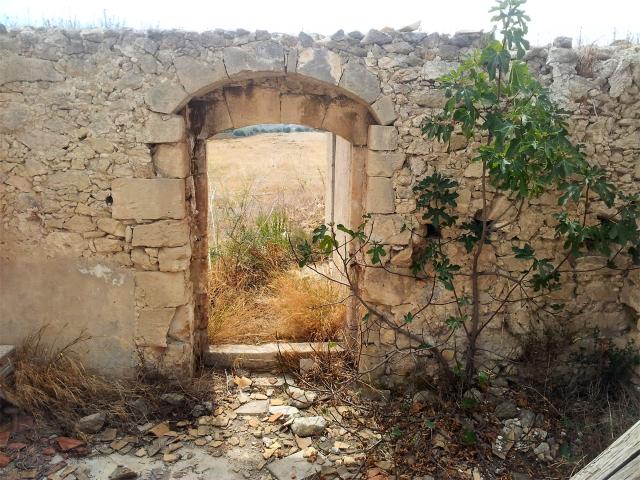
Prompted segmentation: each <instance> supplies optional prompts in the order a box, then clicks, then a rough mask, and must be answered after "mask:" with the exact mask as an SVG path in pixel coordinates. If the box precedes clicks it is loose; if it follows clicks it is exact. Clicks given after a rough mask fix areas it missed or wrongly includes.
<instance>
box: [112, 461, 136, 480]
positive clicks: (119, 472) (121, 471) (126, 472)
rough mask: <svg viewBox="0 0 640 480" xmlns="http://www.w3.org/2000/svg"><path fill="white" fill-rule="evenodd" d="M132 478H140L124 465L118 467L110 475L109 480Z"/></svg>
mask: <svg viewBox="0 0 640 480" xmlns="http://www.w3.org/2000/svg"><path fill="white" fill-rule="evenodd" d="M131 478H138V474H137V473H136V472H134V471H133V470H131V469H130V468H127V467H125V466H124V465H119V466H117V467H116V468H115V470H114V471H113V472H112V473H111V475H109V480H128V479H131Z"/></svg>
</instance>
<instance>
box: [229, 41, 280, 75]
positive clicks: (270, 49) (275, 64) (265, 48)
mask: <svg viewBox="0 0 640 480" xmlns="http://www.w3.org/2000/svg"><path fill="white" fill-rule="evenodd" d="M223 58H224V65H225V67H226V69H227V73H228V74H229V76H231V77H232V76H234V75H238V74H242V73H253V72H284V48H283V47H282V45H280V44H279V43H278V42H274V41H272V40H266V41H261V42H253V43H251V44H248V45H245V46H243V47H227V48H225V49H224V50H223Z"/></svg>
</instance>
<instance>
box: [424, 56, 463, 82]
mask: <svg viewBox="0 0 640 480" xmlns="http://www.w3.org/2000/svg"><path fill="white" fill-rule="evenodd" d="M459 65H460V64H459V63H458V62H447V61H444V60H431V61H428V62H425V64H424V67H422V78H424V79H425V80H437V79H438V78H440V77H442V76H443V75H446V74H447V73H449V72H450V71H451V70H453V69H455V68H458V66H459Z"/></svg>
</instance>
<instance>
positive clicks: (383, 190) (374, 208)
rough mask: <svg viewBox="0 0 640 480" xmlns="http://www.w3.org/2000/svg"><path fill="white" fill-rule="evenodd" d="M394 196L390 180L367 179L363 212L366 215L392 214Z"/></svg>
mask: <svg viewBox="0 0 640 480" xmlns="http://www.w3.org/2000/svg"><path fill="white" fill-rule="evenodd" d="M394 196H395V195H394V192H393V185H392V183H391V179H390V178H386V177H369V178H368V180H367V196H366V200H365V211H366V212H367V213H393V212H394V211H395V202H394Z"/></svg>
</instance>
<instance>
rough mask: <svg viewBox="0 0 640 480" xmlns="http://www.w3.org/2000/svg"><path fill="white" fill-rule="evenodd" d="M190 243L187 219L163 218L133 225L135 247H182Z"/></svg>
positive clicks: (133, 243)
mask: <svg viewBox="0 0 640 480" xmlns="http://www.w3.org/2000/svg"><path fill="white" fill-rule="evenodd" d="M188 243H189V224H188V223H187V222H186V221H180V222H176V221H173V220H161V221H159V222H153V223H147V224H145V225H136V226H135V227H133V237H132V239H131V245H132V246H134V247H180V246H183V245H187V244H188Z"/></svg>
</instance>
